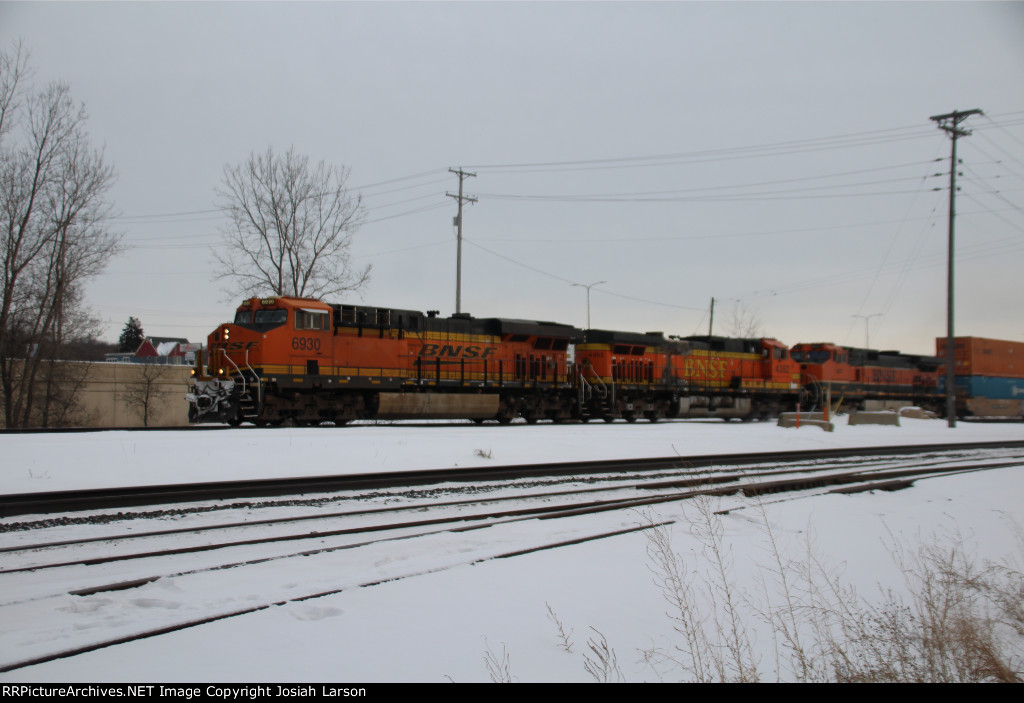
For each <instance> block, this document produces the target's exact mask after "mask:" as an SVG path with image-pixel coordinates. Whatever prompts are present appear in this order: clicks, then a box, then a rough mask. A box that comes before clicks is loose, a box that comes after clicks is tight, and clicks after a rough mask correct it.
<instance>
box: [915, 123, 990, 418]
mask: <svg viewBox="0 0 1024 703" xmlns="http://www.w3.org/2000/svg"><path fill="white" fill-rule="evenodd" d="M983 114H985V113H983V112H982V111H981V110H965V111H963V112H961V111H959V110H953V112H950V113H949V114H947V115H933V116H932V117H929V118H928V119H930V120H933V121H934V122H936V123H938V126H939V129H941V130H943V131H945V132H946V133H947V134H949V136H950V138H951V139H952V141H953V148H952V150H951V153H950V157H949V243H948V247H949V253H948V254H947V265H946V420H947V423H948V424H949V427H950V428H953V427H956V370H955V369H954V368H953V362H954V360H955V359H956V353H955V349H954V348H953V347H954V345H953V338H954V336H955V335H954V333H953V253H954V249H953V222H954V221H955V220H956V167H957V162H956V140H957V139H959V138H960V137H967V136H970V134H971V133H970V132H968V131H967V130H966V129H960V126H959V125H960V123H961V122H963V121H964V120H966V119H967V118H968V117H970V116H971V115H983Z"/></svg>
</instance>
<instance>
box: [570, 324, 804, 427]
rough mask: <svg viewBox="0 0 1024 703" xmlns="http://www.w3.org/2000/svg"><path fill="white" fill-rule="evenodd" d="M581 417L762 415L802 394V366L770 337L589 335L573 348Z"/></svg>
mask: <svg viewBox="0 0 1024 703" xmlns="http://www.w3.org/2000/svg"><path fill="white" fill-rule="evenodd" d="M576 361H577V364H578V366H579V369H580V371H579V373H580V383H581V385H583V386H584V387H586V388H587V390H588V393H587V394H586V395H585V401H587V402H585V403H584V410H585V413H586V414H591V415H596V416H601V417H603V418H604V419H605V420H609V421H610V420H613V419H615V418H616V417H623V418H625V419H626V420H628V421H630V422H632V421H635V420H636V419H637V418H638V417H640V416H643V417H646V418H647V419H649V420H651V421H652V422H653V421H656V420H657V419H659V418H662V417H720V418H723V419H726V420H728V419H732V418H740V419H744V420H749V419H753V418H755V417H761V418H766V417H768V416H770V415H772V414H775V413H777V412H778V411H779V409H780V407H781V404H782V403H783V402H785V401H786V400H795V398H796V396H797V394H798V393H799V384H798V381H799V377H800V370H799V365H798V364H796V363H794V362H793V361H792V360H790V358H789V351H788V350H787V349H786V346H785V345H784V344H782V343H781V342H779V341H778V340H775V339H767V338H764V339H729V338H725V337H687V338H685V339H678V338H671V339H668V340H666V339H665V338H664V337H663V335H662V334H661V333H660V332H650V333H647V334H635V333H630V332H611V331H606V330H588V331H587V333H586V339H585V341H584V342H583V343H582V344H579V345H577V347H576Z"/></svg>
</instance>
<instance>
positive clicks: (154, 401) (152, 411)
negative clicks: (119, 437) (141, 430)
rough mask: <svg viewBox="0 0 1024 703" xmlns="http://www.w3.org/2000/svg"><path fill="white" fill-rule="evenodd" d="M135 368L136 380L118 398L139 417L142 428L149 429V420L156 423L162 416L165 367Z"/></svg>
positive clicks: (159, 365)
mask: <svg viewBox="0 0 1024 703" xmlns="http://www.w3.org/2000/svg"><path fill="white" fill-rule="evenodd" d="M135 366H136V367H138V370H139V373H138V378H137V379H136V380H135V381H133V382H132V383H130V384H129V385H128V387H127V389H126V390H124V391H123V392H122V393H121V394H120V398H121V400H122V401H123V402H124V404H125V405H127V406H128V407H129V408H130V409H131V410H132V411H133V412H135V413H136V414H137V415H138V416H139V419H141V420H142V426H143V427H149V423H150V420H152V421H153V422H156V421H157V420H159V419H160V416H161V415H163V411H164V408H165V405H166V403H165V402H164V395H165V394H164V392H163V389H162V387H161V386H162V385H163V384H164V378H163V377H164V372H165V370H166V369H167V367H166V366H163V365H161V364H136V365H135ZM133 368H134V367H133Z"/></svg>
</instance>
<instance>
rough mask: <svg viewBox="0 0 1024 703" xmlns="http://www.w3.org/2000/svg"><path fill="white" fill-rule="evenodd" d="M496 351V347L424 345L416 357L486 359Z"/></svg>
mask: <svg viewBox="0 0 1024 703" xmlns="http://www.w3.org/2000/svg"><path fill="white" fill-rule="evenodd" d="M497 351H498V348H497V347H477V346H470V347H462V346H458V347H456V346H452V345H450V344H445V345H444V346H442V345H440V344H424V345H423V346H422V347H420V351H419V354H418V356H446V357H449V358H453V359H487V358H489V357H490V356H491V355H493V354H495V353H496V352H497Z"/></svg>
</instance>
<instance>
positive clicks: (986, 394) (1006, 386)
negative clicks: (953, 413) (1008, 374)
mask: <svg viewBox="0 0 1024 703" xmlns="http://www.w3.org/2000/svg"><path fill="white" fill-rule="evenodd" d="M945 388H946V379H945V378H940V379H939V391H940V392H942V391H944V390H945ZM956 393H957V395H958V396H961V397H964V398H992V399H995V400H1015V399H1022V400H1024V378H1000V377H996V376H957V377H956Z"/></svg>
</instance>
